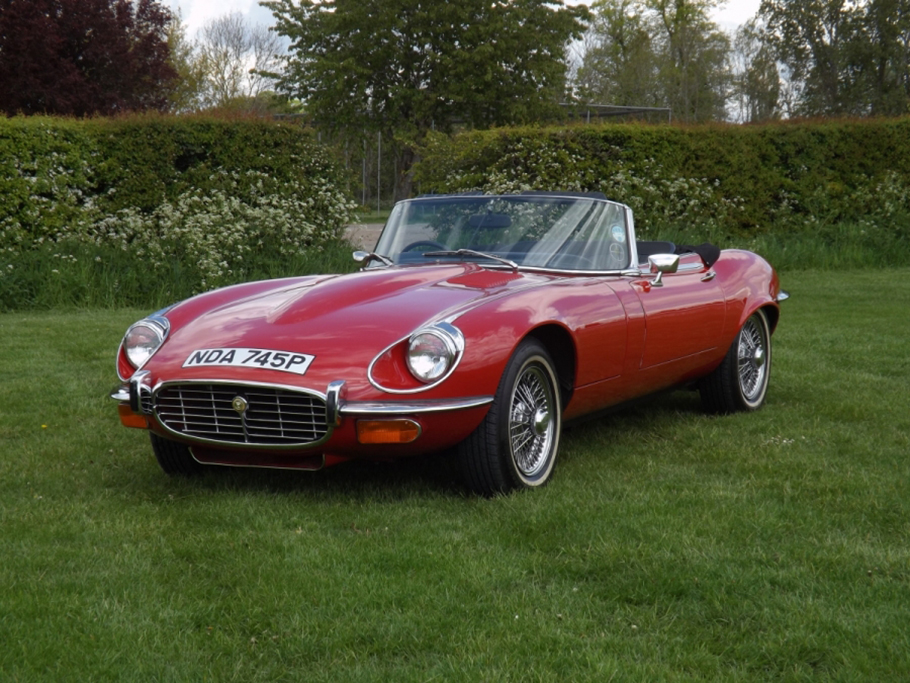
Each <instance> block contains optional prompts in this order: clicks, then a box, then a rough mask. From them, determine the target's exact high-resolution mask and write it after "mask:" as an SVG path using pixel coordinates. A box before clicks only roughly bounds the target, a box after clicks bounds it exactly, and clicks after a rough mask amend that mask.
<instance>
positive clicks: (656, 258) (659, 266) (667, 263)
mask: <svg viewBox="0 0 910 683" xmlns="http://www.w3.org/2000/svg"><path fill="white" fill-rule="evenodd" d="M648 263H650V264H651V272H652V273H657V277H655V278H654V281H653V282H652V283H651V286H652V287H663V286H664V283H663V281H662V280H661V278H662V277H663V275H664V273H675V272H676V271H677V270H678V269H679V255H678V254H654V255H653V256H649V257H648Z"/></svg>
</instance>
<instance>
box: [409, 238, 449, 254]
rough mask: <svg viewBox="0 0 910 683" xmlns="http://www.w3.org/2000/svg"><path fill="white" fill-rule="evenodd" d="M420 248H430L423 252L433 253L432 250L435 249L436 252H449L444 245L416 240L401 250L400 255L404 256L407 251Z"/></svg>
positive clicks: (431, 241)
mask: <svg viewBox="0 0 910 683" xmlns="http://www.w3.org/2000/svg"><path fill="white" fill-rule="evenodd" d="M420 247H431V249H427V250H425V251H433V249H436V250H438V251H448V250H449V248H448V247H447V246H446V245H444V244H440V243H439V242H434V241H433V240H417V241H416V242H411V243H410V244H409V245H407V246H406V247H405V248H404V249H402V250H401V253H402V254H404V253H405V252H407V251H414V250H415V249H419V248H420Z"/></svg>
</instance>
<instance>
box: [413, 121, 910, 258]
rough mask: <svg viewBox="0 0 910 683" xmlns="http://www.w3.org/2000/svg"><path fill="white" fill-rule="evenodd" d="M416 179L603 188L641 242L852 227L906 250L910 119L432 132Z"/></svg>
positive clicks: (429, 185)
mask: <svg viewBox="0 0 910 683" xmlns="http://www.w3.org/2000/svg"><path fill="white" fill-rule="evenodd" d="M417 181H418V185H419V187H420V189H421V191H423V192H452V191H461V190H469V189H481V190H485V191H502V190H509V191H512V190H520V189H566V190H584V191H592V190H599V191H603V192H605V193H606V194H607V195H608V196H609V197H611V198H613V199H616V200H617V201H621V202H624V203H627V204H629V205H630V206H632V207H633V209H635V214H636V221H637V225H638V226H639V230H640V232H643V233H644V234H648V233H652V234H653V233H661V232H666V231H668V230H669V231H671V232H679V231H691V232H698V233H700V234H704V233H705V232H707V233H709V234H710V236H712V237H715V238H723V237H724V236H727V237H729V236H734V237H738V238H743V237H744V236H753V237H754V236H756V235H761V234H765V233H769V232H772V231H773V232H776V233H777V234H780V233H781V232H803V231H816V230H818V229H823V228H824V226H831V225H835V224H842V223H844V222H853V223H856V224H858V225H861V227H860V229H863V228H862V225H866V226H867V227H870V228H874V229H876V230H885V231H890V233H893V234H891V237H893V238H894V239H897V240H904V241H905V240H906V239H907V238H908V235H910V232H908V222H910V221H908V219H910V190H908V188H910V118H902V119H898V120H870V121H831V122H802V123H801V122H792V123H791V122H786V123H778V124H769V125H756V126H737V125H710V126H697V127H696V126H693V127H678V126H643V125H603V126H601V125H592V126H584V125H579V126H573V127H568V128H566V127H552V128H515V129H499V130H492V131H476V132H467V133H462V134H460V135H456V136H454V137H445V136H442V135H435V136H433V137H431V138H430V140H429V142H428V144H427V145H426V147H425V148H424V149H423V150H422V161H421V162H420V164H419V166H418V169H417Z"/></svg>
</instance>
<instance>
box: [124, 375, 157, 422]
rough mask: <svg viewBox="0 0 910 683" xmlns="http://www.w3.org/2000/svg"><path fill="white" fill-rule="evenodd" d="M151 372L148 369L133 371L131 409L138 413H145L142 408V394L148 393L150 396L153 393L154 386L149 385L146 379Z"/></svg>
mask: <svg viewBox="0 0 910 683" xmlns="http://www.w3.org/2000/svg"><path fill="white" fill-rule="evenodd" d="M150 375H151V373H150V372H149V371H148V370H137V371H136V372H134V373H133V376H132V377H130V383H129V391H130V410H132V411H133V412H134V413H136V414H137V415H138V414H140V413H143V410H142V394H143V392H144V393H147V394H148V395H149V397H151V395H152V388H151V387H150V386H149V385H148V383H147V382H146V380H148V378H149V376H150Z"/></svg>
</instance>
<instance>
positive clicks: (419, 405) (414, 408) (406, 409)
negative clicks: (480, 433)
mask: <svg viewBox="0 0 910 683" xmlns="http://www.w3.org/2000/svg"><path fill="white" fill-rule="evenodd" d="M492 402H493V397H492V396H472V397H469V398H453V399H445V398H443V399H426V400H422V401H421V400H416V401H409V402H404V401H388V402H381V401H349V402H347V403H343V404H342V405H341V415H342V416H349V415H419V414H422V413H441V412H445V411H447V410H467V409H468V408H480V407H482V406H485V405H489V404H490V403H492Z"/></svg>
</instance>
